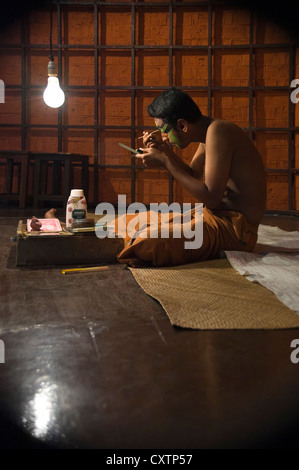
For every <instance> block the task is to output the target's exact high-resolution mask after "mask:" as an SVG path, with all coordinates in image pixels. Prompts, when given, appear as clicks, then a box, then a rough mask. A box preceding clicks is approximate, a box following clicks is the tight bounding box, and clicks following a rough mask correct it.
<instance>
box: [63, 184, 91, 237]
mask: <svg viewBox="0 0 299 470" xmlns="http://www.w3.org/2000/svg"><path fill="white" fill-rule="evenodd" d="M86 218H87V202H86V199H85V196H84V192H83V189H72V190H71V194H70V196H69V198H68V201H67V205H66V217H65V219H66V220H65V222H66V228H69V227H71V226H72V225H73V223H76V224H80V223H84V222H86Z"/></svg>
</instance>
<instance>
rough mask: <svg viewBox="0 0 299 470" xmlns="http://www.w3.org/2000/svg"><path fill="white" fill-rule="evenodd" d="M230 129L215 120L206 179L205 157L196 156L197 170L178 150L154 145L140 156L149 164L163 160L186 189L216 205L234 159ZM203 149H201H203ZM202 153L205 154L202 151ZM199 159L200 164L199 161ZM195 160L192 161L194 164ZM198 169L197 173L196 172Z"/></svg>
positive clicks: (208, 144) (209, 138)
mask: <svg viewBox="0 0 299 470" xmlns="http://www.w3.org/2000/svg"><path fill="white" fill-rule="evenodd" d="M229 133H230V130H229V129H227V127H226V126H223V124H218V123H216V122H215V123H214V124H213V126H211V127H210V128H209V129H208V133H207V139H206V156H205V181H204V182H203V181H200V180H199V179H198V173H199V172H200V171H201V167H202V157H201V158H200V157H199V156H198V159H195V160H194V159H193V160H192V162H193V165H194V166H197V168H196V170H195V169H193V168H191V167H190V166H188V165H187V164H186V163H184V162H183V161H182V160H181V159H180V158H179V157H178V156H177V155H175V154H174V152H167V154H166V153H161V152H159V151H158V150H156V149H154V148H151V149H147V150H146V152H145V153H144V155H140V158H143V161H144V162H145V164H146V165H148V166H149V167H150V162H151V161H155V162H158V161H159V162H160V163H162V164H163V166H164V167H165V168H166V169H167V170H168V171H169V172H170V173H171V174H172V176H173V177H174V178H175V179H176V181H177V182H178V183H179V184H180V185H181V186H182V187H183V188H185V189H186V190H187V191H188V192H189V193H190V194H191V195H192V196H194V197H195V198H196V199H197V200H198V201H199V202H202V203H203V204H205V205H206V206H207V207H208V208H210V209H214V208H216V207H217V206H218V205H219V203H220V202H221V199H222V197H223V194H224V192H225V189H226V184H227V180H228V178H229V173H230V166H231V159H232V152H233V147H232V143H231V142H232V139H231V138H230V137H229ZM199 152H200V151H199ZM199 154H201V155H202V153H199ZM196 161H197V165H195V162H196ZM192 162H191V163H192ZM195 172H196V176H194V175H195Z"/></svg>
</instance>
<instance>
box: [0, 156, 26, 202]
mask: <svg viewBox="0 0 299 470" xmlns="http://www.w3.org/2000/svg"><path fill="white" fill-rule="evenodd" d="M0 160H5V190H4V193H2V194H0V199H2V200H5V201H15V200H17V201H19V207H20V209H24V208H25V206H26V199H27V179H28V161H29V160H28V152H23V151H14V150H0ZM15 167H17V169H18V176H17V178H18V181H17V192H15V193H13V192H12V191H13V182H14V169H15Z"/></svg>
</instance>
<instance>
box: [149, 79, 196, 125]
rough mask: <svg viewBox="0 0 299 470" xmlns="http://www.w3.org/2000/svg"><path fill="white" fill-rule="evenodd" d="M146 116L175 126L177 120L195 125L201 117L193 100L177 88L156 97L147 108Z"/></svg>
mask: <svg viewBox="0 0 299 470" xmlns="http://www.w3.org/2000/svg"><path fill="white" fill-rule="evenodd" d="M147 112H148V114H149V115H150V116H151V117H153V118H159V119H162V120H163V122H165V123H167V124H171V125H172V126H173V127H175V126H176V123H177V121H178V119H180V118H181V119H185V120H186V121H188V122H191V123H195V122H197V121H199V119H200V117H201V111H200V109H199V108H198V106H197V104H196V103H194V101H193V99H192V98H191V97H190V96H189V95H188V94H187V93H185V92H184V91H182V90H179V89H178V88H175V87H173V88H170V89H169V90H166V91H164V92H163V93H161V94H160V95H159V96H157V97H156V98H155V99H154V100H153V102H152V103H151V104H150V105H148V107H147Z"/></svg>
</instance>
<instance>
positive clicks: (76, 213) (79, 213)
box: [72, 209, 86, 220]
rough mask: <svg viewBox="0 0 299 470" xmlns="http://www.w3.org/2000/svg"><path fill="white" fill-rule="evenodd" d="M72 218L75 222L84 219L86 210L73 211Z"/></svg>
mask: <svg viewBox="0 0 299 470" xmlns="http://www.w3.org/2000/svg"><path fill="white" fill-rule="evenodd" d="M72 218H73V219H75V220H78V219H86V210H85V209H73V211H72Z"/></svg>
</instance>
